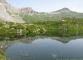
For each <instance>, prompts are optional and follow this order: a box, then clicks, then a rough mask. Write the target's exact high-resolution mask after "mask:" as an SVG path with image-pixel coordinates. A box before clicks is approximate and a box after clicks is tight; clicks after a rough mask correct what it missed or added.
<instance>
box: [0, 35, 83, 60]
mask: <svg viewBox="0 0 83 60" xmlns="http://www.w3.org/2000/svg"><path fill="white" fill-rule="evenodd" d="M1 39H2V41H0V49H2V50H3V51H4V52H5V53H4V56H5V57H6V58H7V59H8V60H82V58H83V47H82V46H83V36H73V37H55V36H33V37H30V36H12V37H3V38H0V40H1Z"/></svg>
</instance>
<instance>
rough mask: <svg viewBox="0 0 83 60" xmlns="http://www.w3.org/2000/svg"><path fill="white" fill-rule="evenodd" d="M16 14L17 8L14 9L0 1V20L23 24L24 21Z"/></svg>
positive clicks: (3, 0)
mask: <svg viewBox="0 0 83 60" xmlns="http://www.w3.org/2000/svg"><path fill="white" fill-rule="evenodd" d="M18 12H19V8H14V7H12V6H11V5H10V4H8V3H7V2H6V1H5V0H0V20H3V21H9V22H19V23H23V22H24V21H23V20H22V18H21V17H20V16H19V14H18Z"/></svg>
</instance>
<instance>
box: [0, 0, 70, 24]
mask: <svg viewBox="0 0 83 60" xmlns="http://www.w3.org/2000/svg"><path fill="white" fill-rule="evenodd" d="M63 12H65V13H66V12H72V11H71V10H69V9H68V8H63V9H60V10H57V11H53V12H48V13H47V12H37V11H34V10H33V9H32V8H31V7H25V8H15V7H13V6H11V5H10V4H8V3H7V2H6V0H0V20H2V21H9V22H17V23H24V22H25V20H24V19H23V18H24V16H25V15H29V16H32V17H31V18H33V19H34V17H36V19H37V17H38V18H39V20H41V19H42V18H49V17H50V15H52V14H61V13H63ZM41 13H43V14H42V16H44V17H42V16H41ZM20 14H22V16H20ZM48 15H49V16H48ZM50 19H51V18H50ZM27 20H28V19H27ZM43 20H45V19H43Z"/></svg>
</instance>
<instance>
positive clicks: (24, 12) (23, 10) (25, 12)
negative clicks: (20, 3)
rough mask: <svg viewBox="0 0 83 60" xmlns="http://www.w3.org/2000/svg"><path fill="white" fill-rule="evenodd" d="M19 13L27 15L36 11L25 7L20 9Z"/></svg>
mask: <svg viewBox="0 0 83 60" xmlns="http://www.w3.org/2000/svg"><path fill="white" fill-rule="evenodd" d="M20 13H23V14H28V15H37V14H38V12H36V11H34V10H33V9H32V8H31V7H25V8H21V9H20Z"/></svg>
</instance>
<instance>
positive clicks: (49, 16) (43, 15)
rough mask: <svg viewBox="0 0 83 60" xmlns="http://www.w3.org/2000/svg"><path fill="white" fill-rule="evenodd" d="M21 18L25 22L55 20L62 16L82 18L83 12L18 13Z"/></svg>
mask: <svg viewBox="0 0 83 60" xmlns="http://www.w3.org/2000/svg"><path fill="white" fill-rule="evenodd" d="M20 16H21V17H22V19H23V20H24V21H25V22H38V21H40V22H41V21H56V20H61V19H63V18H83V13H76V12H63V13H60V14H46V13H39V15H32V16H30V15H25V14H20Z"/></svg>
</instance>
